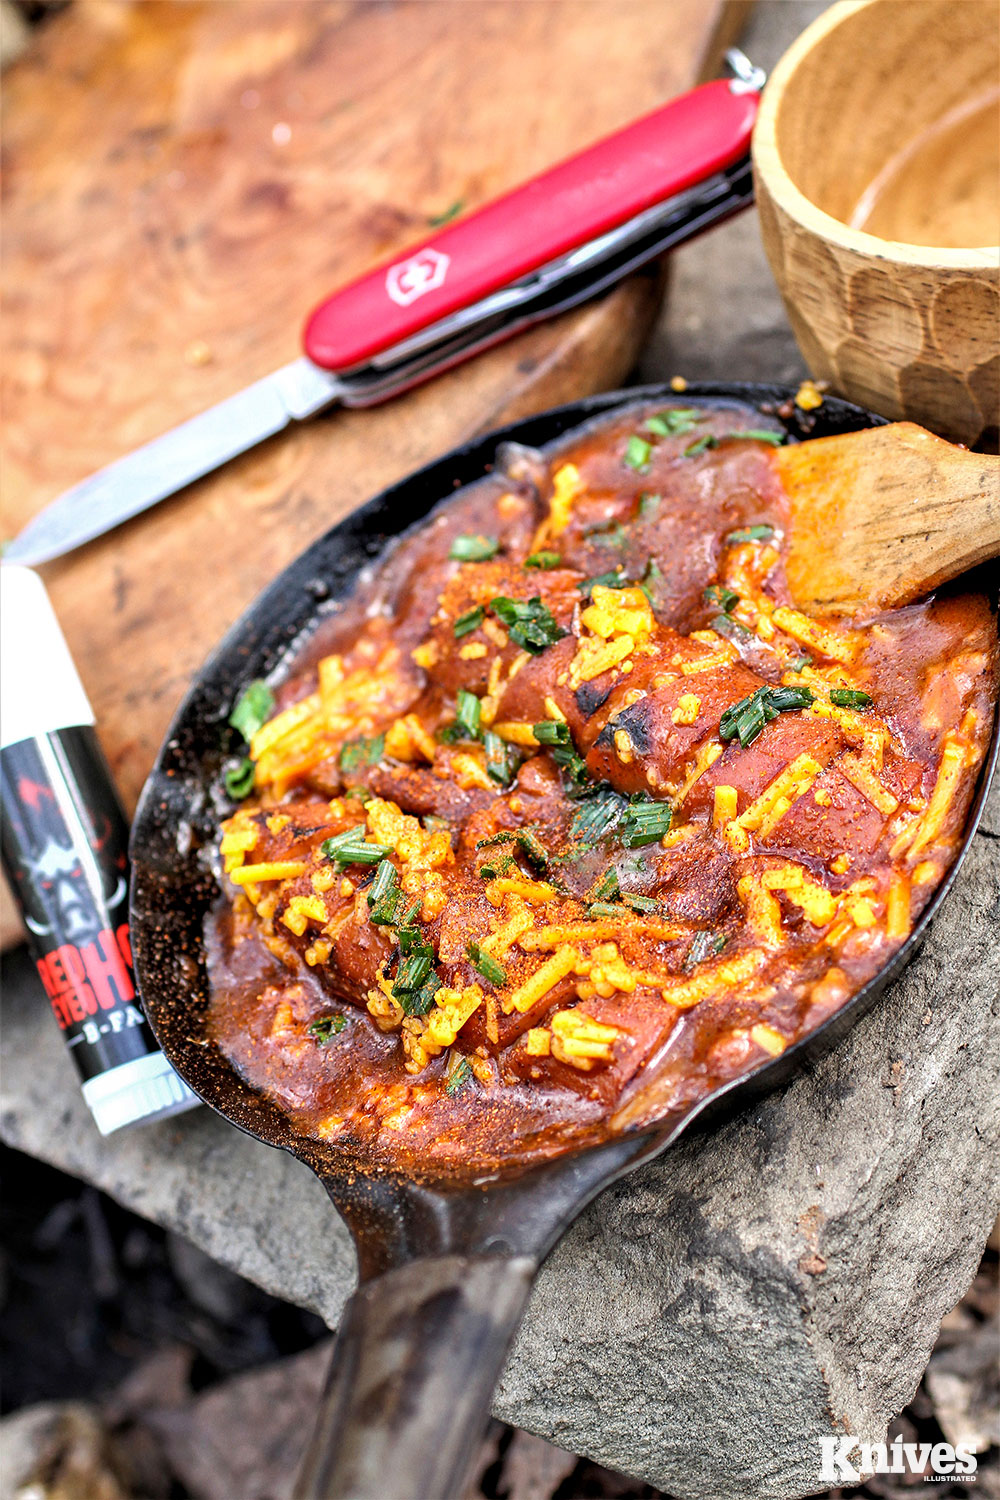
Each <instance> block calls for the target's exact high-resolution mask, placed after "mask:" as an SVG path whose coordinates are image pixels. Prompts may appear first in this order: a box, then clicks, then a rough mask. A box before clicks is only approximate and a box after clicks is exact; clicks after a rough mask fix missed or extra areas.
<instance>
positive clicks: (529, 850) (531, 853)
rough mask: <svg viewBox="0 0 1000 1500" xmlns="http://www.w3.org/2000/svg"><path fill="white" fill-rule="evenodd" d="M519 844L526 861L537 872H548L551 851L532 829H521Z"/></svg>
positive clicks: (518, 838) (519, 831)
mask: <svg viewBox="0 0 1000 1500" xmlns="http://www.w3.org/2000/svg"><path fill="white" fill-rule="evenodd" d="M517 843H518V847H519V849H520V850H521V852H522V853H523V854H524V857H525V859H526V860H527V861H528V863H529V864H530V865H533V866H534V868H535V869H536V870H546V869H548V865H549V851H548V850H547V849H546V847H545V845H544V844H543V843H542V841H541V839H540V838H539V837H538V835H537V833H535V831H534V829H532V828H520V829H518V834H517Z"/></svg>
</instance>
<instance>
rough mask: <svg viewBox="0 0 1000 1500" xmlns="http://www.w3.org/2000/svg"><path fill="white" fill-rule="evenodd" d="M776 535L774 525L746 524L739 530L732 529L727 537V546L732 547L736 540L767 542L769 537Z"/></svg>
mask: <svg viewBox="0 0 1000 1500" xmlns="http://www.w3.org/2000/svg"><path fill="white" fill-rule="evenodd" d="M772 536H774V527H773V526H768V525H766V524H763V525H760V526H744V527H742V528H741V529H740V530H739V531H731V532H730V533H729V535H728V536H727V537H726V546H727V547H731V546H732V545H733V544H734V543H735V542H766V541H767V540H768V538H769V537H772Z"/></svg>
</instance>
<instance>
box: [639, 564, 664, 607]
mask: <svg viewBox="0 0 1000 1500" xmlns="http://www.w3.org/2000/svg"><path fill="white" fill-rule="evenodd" d="M662 582H663V573H662V572H661V571H660V566H659V564H658V563H657V561H656V559H655V557H651V558H650V559H649V561H648V562H647V564H646V571H645V572H644V573H643V575H642V578H641V579H640V580H639V587H640V588H641V589H642V592H643V593H644V594H645V596H646V598H647V599H648V600H649V602H650V604H651V605H653V604H655V603H656V601H655V599H654V598H653V595H654V594H655V593H656V592H657V591H658V589H659V586H660V584H661V583H662Z"/></svg>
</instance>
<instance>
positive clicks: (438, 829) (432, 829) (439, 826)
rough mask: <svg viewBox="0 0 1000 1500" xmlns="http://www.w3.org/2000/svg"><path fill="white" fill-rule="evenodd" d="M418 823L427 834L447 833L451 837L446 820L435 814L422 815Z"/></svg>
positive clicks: (449, 826) (449, 827)
mask: <svg viewBox="0 0 1000 1500" xmlns="http://www.w3.org/2000/svg"><path fill="white" fill-rule="evenodd" d="M420 821H421V823H422V824H423V825H424V827H425V828H426V829H427V832H428V833H447V834H448V837H449V838H450V837H451V824H450V823H449V822H448V819H447V818H441V817H438V815H437V813H424V815H423V817H422V818H421V819H420Z"/></svg>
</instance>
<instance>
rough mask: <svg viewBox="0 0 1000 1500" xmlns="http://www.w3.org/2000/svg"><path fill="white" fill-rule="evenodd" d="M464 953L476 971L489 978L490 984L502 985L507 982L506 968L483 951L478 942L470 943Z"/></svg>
mask: <svg viewBox="0 0 1000 1500" xmlns="http://www.w3.org/2000/svg"><path fill="white" fill-rule="evenodd" d="M465 953H466V957H467V958H468V960H469V962H470V964H471V965H472V967H473V968H474V969H475V971H476V973H477V974H481V975H482V976H483V978H484V979H487V980H489V982H490V984H492V985H502V984H506V983H507V970H506V969H505V968H504V966H503V964H498V963H497V961H496V959H495V958H491V957H490V955H489V954H488V953H484V952H483V950H482V948H481V947H480V946H479V944H478V943H470V944H469V946H468V947H467V948H466V950H465Z"/></svg>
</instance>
